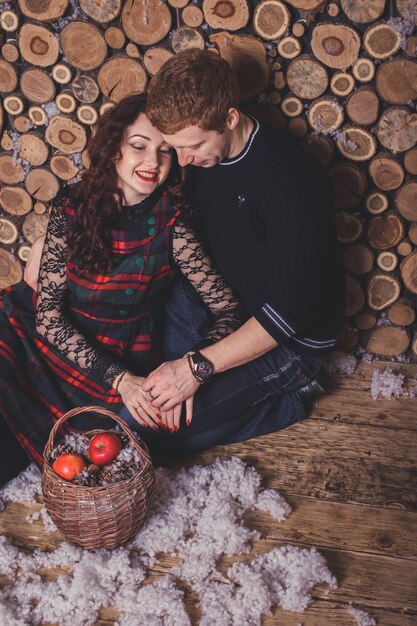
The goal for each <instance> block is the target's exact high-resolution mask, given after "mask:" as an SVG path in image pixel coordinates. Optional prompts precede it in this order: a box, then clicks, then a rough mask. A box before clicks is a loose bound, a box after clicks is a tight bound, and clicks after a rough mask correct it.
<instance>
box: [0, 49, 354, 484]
mask: <svg viewBox="0 0 417 626" xmlns="http://www.w3.org/2000/svg"><path fill="white" fill-rule="evenodd" d="M191 96H192V97H191ZM238 106H239V93H238V87H237V82H236V78H235V76H234V74H233V72H232V71H231V70H230V68H229V66H228V64H227V63H226V62H225V61H223V60H222V59H221V58H220V57H218V56H217V55H213V54H212V53H210V52H208V51H199V50H188V51H185V52H183V53H180V54H178V55H176V56H175V57H173V58H172V59H170V60H169V61H168V62H167V63H166V64H165V65H164V66H163V68H161V70H160V71H159V73H158V74H157V75H156V76H155V77H154V78H153V80H152V81H151V84H150V88H149V92H148V101H147V105H146V98H145V97H144V96H142V95H134V96H130V97H128V98H126V99H125V100H123V101H122V102H120V103H119V104H118V105H116V106H115V107H114V108H113V109H111V110H110V111H108V112H106V113H105V114H104V115H103V116H102V118H100V120H99V122H98V124H97V129H96V132H95V134H94V137H93V138H92V139H91V141H90V144H89V148H88V150H89V157H90V166H89V169H88V171H87V172H86V173H85V175H84V177H83V179H82V182H81V183H79V184H77V185H75V186H73V187H69V188H67V189H66V190H64V192H61V193H60V194H59V197H57V198H56V200H55V203H54V207H53V210H52V212H51V217H50V222H49V226H48V231H47V234H46V239H45V243H44V245H43V249H42V254H41V260H40V269H39V278H38V277H37V274H38V268H37V266H36V260H35V259H32V263H31V264H30V265H29V268H28V273H27V281H28V282H29V283H30V282H31V280H32V282H33V274H34V273H35V274H36V282H37V285H36V291H37V293H34V291H33V290H32V289H30V288H29V286H28V285H27V284H26V283H20V284H18V285H15V286H13V287H11V288H8V289H6V290H4V291H3V292H1V294H0V384H1V394H0V442H1V443H0V445H1V450H2V455H1V457H0V458H2V464H1V473H0V483H4V482H6V481H7V480H9V479H10V478H11V477H12V476H14V475H15V474H17V473H18V472H19V471H20V470H21V469H22V468H23V467H24V466H25V465H26V464H27V462H28V456H29V457H30V458H31V459H32V460H34V461H35V462H36V463H38V464H41V463H42V452H43V448H44V445H45V443H46V440H47V438H48V435H49V432H50V429H51V427H52V425H53V423H54V421H56V419H57V418H59V417H60V416H61V415H62V414H63V413H65V412H66V411H68V410H70V409H71V408H74V407H75V406H85V405H90V404H94V405H102V406H107V407H108V408H111V409H112V410H114V411H116V412H117V413H120V415H121V416H122V417H123V418H124V419H125V420H126V421H127V422H128V423H129V424H130V425H131V426H132V427H133V428H134V429H135V430H136V431H138V432H139V434H140V435H141V437H142V438H143V439H144V440H145V441H146V442H147V444H148V445H149V447H150V450H151V454H152V456H153V458H154V460H155V461H156V462H164V461H166V460H168V459H170V458H172V457H174V456H180V455H185V454H188V453H191V452H195V451H198V450H201V449H204V448H206V447H209V446H211V445H214V444H218V443H230V442H237V441H242V440H245V439H249V438H251V437H255V436H258V435H262V434H266V433H269V432H273V431H276V430H279V429H281V428H283V427H285V426H288V425H289V424H291V423H293V422H295V421H297V420H300V419H303V418H304V416H305V406H304V405H305V398H306V397H307V396H308V395H309V393H314V392H315V390H316V389H317V388H319V387H318V385H317V384H316V383H315V382H314V379H315V377H316V375H317V373H318V371H319V369H320V367H321V365H322V362H323V358H324V357H325V355H326V354H327V353H328V352H329V351H330V350H331V349H332V347H333V346H334V343H335V339H336V334H337V332H338V330H339V327H340V324H341V320H342V318H343V291H344V285H343V270H342V264H341V260H340V256H339V252H338V248H337V242H336V237H335V232H334V220H333V215H332V204H331V196H330V192H329V187H328V183H327V180H326V178H325V176H324V175H323V171H322V170H321V167H320V166H319V165H318V164H317V163H316V162H315V161H314V160H313V159H312V158H311V157H309V156H308V155H307V154H305V153H304V152H303V151H302V150H301V148H299V147H298V145H297V144H296V143H295V142H293V141H292V140H291V139H289V138H288V137H286V136H284V135H280V134H277V133H275V132H274V131H272V130H271V129H268V128H267V127H265V126H263V125H262V124H260V123H259V122H258V121H257V120H255V119H253V118H251V117H248V116H246V115H244V114H243V113H242V112H241V111H240V110H239V108H238ZM145 111H146V112H145ZM176 157H177V158H178V163H179V166H181V167H184V166H190V167H187V169H186V170H184V169H181V167H179V166H178V164H177V161H176ZM300 179H301V180H300ZM206 246H207V248H206ZM34 253H36V247H34ZM31 273H32V278H31V276H30V274H31ZM161 361H164V362H163V363H162V365H159V367H158V364H159V363H161ZM312 381H313V382H312Z"/></svg>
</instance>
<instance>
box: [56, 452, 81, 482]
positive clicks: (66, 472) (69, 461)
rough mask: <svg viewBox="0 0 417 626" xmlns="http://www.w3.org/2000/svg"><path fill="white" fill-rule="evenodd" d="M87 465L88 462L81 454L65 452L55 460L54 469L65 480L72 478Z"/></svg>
mask: <svg viewBox="0 0 417 626" xmlns="http://www.w3.org/2000/svg"><path fill="white" fill-rule="evenodd" d="M86 467H87V463H86V462H85V460H84V459H83V457H82V456H80V455H79V454H71V453H70V452H64V453H63V454H61V455H60V456H59V457H58V458H57V459H55V461H54V462H53V465H52V469H53V470H54V472H55V473H56V474H58V476H61V478H65V480H72V479H73V478H74V477H75V476H76V475H77V474H79V473H80V472H82V471H83V469H85V468H86Z"/></svg>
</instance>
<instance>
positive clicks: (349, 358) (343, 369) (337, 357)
mask: <svg viewBox="0 0 417 626" xmlns="http://www.w3.org/2000/svg"><path fill="white" fill-rule="evenodd" d="M357 364H358V362H357V359H356V357H355V356H354V355H353V354H349V353H348V352H341V351H339V350H334V351H333V352H331V353H330V354H329V356H328V357H327V358H326V360H325V362H324V369H325V370H326V372H327V373H328V374H336V373H337V372H340V373H341V374H353V372H354V371H355V369H356V366H357Z"/></svg>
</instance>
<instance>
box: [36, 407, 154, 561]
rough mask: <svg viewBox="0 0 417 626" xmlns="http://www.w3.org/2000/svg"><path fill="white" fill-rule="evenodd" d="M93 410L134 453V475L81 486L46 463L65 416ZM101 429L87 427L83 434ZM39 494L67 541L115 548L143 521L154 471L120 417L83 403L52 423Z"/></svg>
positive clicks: (143, 448)
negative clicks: (115, 428)
mask: <svg viewBox="0 0 417 626" xmlns="http://www.w3.org/2000/svg"><path fill="white" fill-rule="evenodd" d="M84 412H94V413H97V414H99V415H101V416H103V417H110V418H112V419H113V420H115V421H116V422H117V423H118V424H119V425H120V427H121V428H122V430H123V431H124V432H125V433H126V435H127V437H128V438H129V440H130V442H131V443H132V445H133V446H134V447H135V448H136V450H137V451H138V454H139V457H140V460H141V466H140V469H139V471H138V472H137V474H135V475H134V476H131V477H130V478H126V479H125V480H121V481H119V482H116V483H110V484H109V485H105V486H96V487H85V486H82V485H76V484H74V483H71V482H68V481H66V480H63V479H62V478H60V477H59V476H58V475H57V474H56V473H55V472H54V470H53V469H52V467H51V466H50V464H49V461H48V459H49V456H50V454H51V452H52V450H53V448H54V440H55V435H56V433H57V430H58V429H59V428H60V426H62V424H63V423H64V422H66V421H67V420H68V419H70V418H71V417H74V416H75V415H79V414H80V413H84ZM99 432H109V431H103V430H91V431H88V432H85V433H84V434H86V435H88V436H92V435H95V434H97V433H99ZM43 456H44V467H43V473H42V493H43V499H44V502H45V506H46V509H47V511H48V513H49V515H50V516H51V518H52V520H53V521H54V523H55V524H56V526H57V527H58V529H59V530H60V531H61V533H62V534H63V535H64V537H65V538H66V539H67V540H68V541H71V542H73V543H76V544H78V545H79V546H82V547H83V548H86V549H87V550H98V549H100V548H107V549H110V548H116V547H117V546H120V545H122V544H124V543H126V542H127V541H129V539H131V538H132V537H133V536H134V535H135V534H136V533H137V531H138V530H139V528H140V526H141V525H142V523H143V520H144V517H145V514H146V512H147V510H148V508H149V505H150V502H151V499H152V495H153V492H154V487H155V472H154V468H153V465H152V462H151V459H150V456H149V451H148V448H147V447H146V444H145V443H144V442H142V441H140V440H138V439H136V438H135V437H134V436H133V434H132V431H131V430H130V428H128V426H126V424H125V423H124V422H123V420H122V419H121V418H120V417H119V416H118V415H116V414H115V413H113V412H112V411H108V410H107V409H103V408H102V407H97V406H87V407H82V408H78V409H73V410H72V411H68V413H65V415H63V416H62V417H61V418H60V419H59V420H58V421H57V422H56V423H55V425H54V427H53V428H52V430H51V433H50V435H49V439H48V442H47V444H46V446H45V450H44V453H43Z"/></svg>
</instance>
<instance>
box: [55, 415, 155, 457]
mask: <svg viewBox="0 0 417 626" xmlns="http://www.w3.org/2000/svg"><path fill="white" fill-rule="evenodd" d="M91 412H92V413H99V414H100V415H101V416H106V417H110V418H111V419H113V420H114V421H115V422H117V423H118V424H119V426H120V428H121V429H122V430H123V432H124V433H125V434H126V435H127V437H128V438H129V440H130V442H131V443H133V445H134V447H135V448H136V450H137V451H138V453H139V456H140V457H141V461H142V462H145V463H152V461H151V458H150V455H149V453H148V452H147V450H145V449H144V448H142V446H141V445H140V443H139V442H138V440H137V439H136V437H134V436H133V435H132V431H131V429H130V428H129V427H128V426H127V425H126V424H125V422H124V421H123V420H122V418H121V417H119V416H118V415H117V414H116V413H113V411H109V409H104V408H103V407H101V406H83V407H78V408H76V409H72V410H71V411H68V412H67V413H65V414H64V415H62V417H60V418H59V419H58V420H57V421H56V422H55V424H54V425H53V427H52V430H51V432H50V433H49V437H48V441H47V442H46V446H45V450H44V457H45V458H46V457H49V455H50V454H51V452H52V450H53V446H54V441H55V435H56V433H57V431H58V429H59V428H60V427H61V426H62V424H64V422H66V421H67V420H69V419H70V418H71V417H74V415H79V414H80V413H91ZM79 432H81V431H79Z"/></svg>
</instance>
